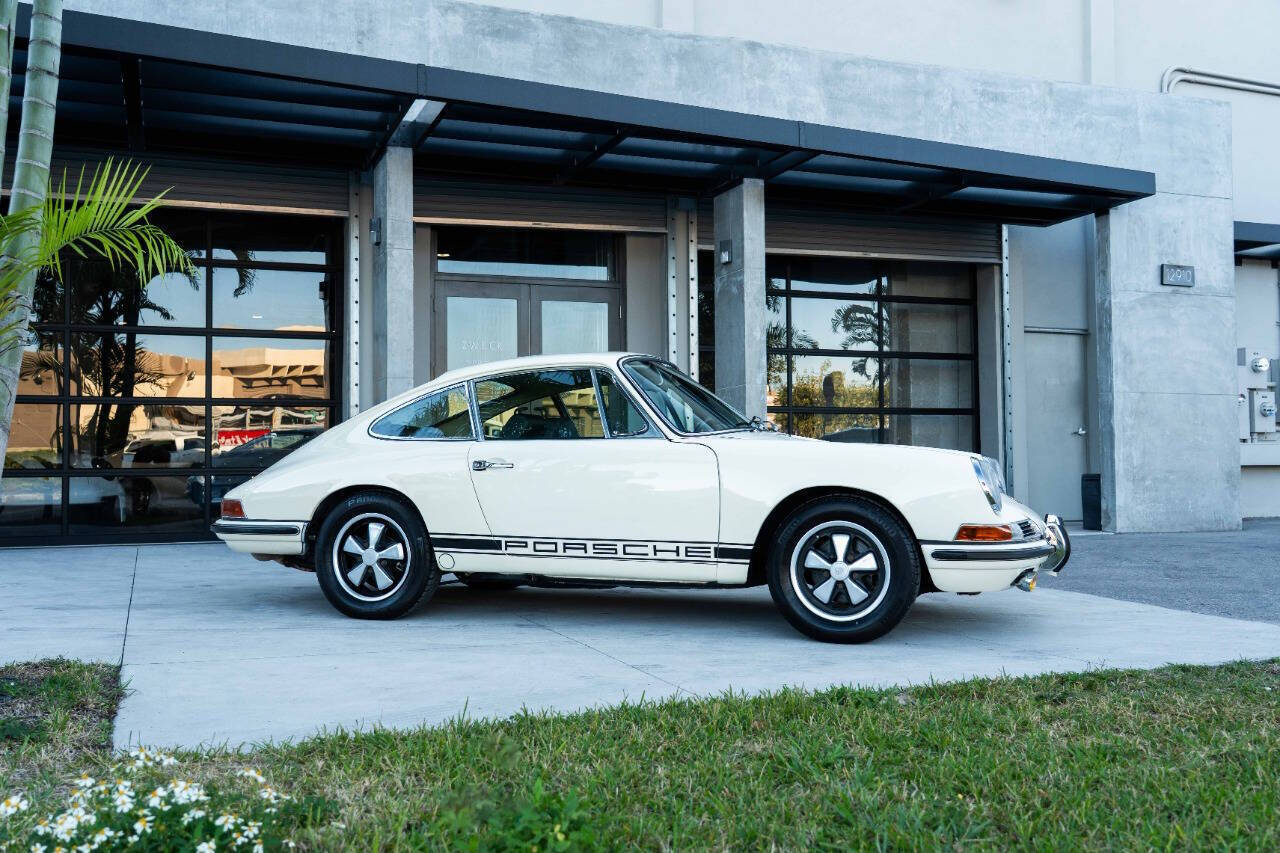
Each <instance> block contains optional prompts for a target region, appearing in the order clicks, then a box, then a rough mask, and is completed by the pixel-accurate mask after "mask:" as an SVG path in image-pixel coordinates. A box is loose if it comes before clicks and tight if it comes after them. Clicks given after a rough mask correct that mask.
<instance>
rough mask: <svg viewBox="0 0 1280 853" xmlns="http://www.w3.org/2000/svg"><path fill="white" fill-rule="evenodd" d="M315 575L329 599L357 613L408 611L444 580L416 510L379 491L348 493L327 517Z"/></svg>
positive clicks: (378, 615)
mask: <svg viewBox="0 0 1280 853" xmlns="http://www.w3.org/2000/svg"><path fill="white" fill-rule="evenodd" d="M316 577H317V578H318V579H319V581H320V589H321V590H322V591H323V592H324V595H325V598H327V599H329V603H330V604H332V605H333V606H334V607H336V608H337V609H338V610H340V611H342V612H343V613H345V614H346V615H348V616H353V617H355V618H357V619H395V618H396V617H398V616H403V615H404V614H405V613H408V612H409V611H410V610H411V609H413V607H414V606H415V605H416V604H418V602H420V601H422V600H423V598H429V597H430V596H432V595H434V594H435V591H436V588H437V587H438V586H439V585H440V570H439V569H438V568H437V567H436V565H435V560H434V558H433V555H432V552H431V547H430V545H429V543H428V540H427V530H426V528H425V527H424V526H423V524H422V521H421V520H420V519H419V518H418V516H417V513H415V512H413V511H412V510H410V509H409V508H408V507H407V506H405V504H403V503H402V502H400V501H398V500H396V499H395V498H392V497H390V496H387V495H383V494H377V493H369V494H359V495H355V496H353V497H350V498H347V499H346V500H344V501H343V502H342V503H340V504H339V505H338V506H337V507H336V508H334V510H333V511H332V512H330V513H329V515H328V517H326V518H325V520H324V522H323V523H322V524H321V527H320V535H319V536H317V537H316Z"/></svg>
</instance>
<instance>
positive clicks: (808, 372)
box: [791, 355, 880, 409]
mask: <svg viewBox="0 0 1280 853" xmlns="http://www.w3.org/2000/svg"><path fill="white" fill-rule="evenodd" d="M879 370H880V360H879V359H877V358H864V357H860V356H858V357H851V356H842V357H838V358H837V357H835V356H824V355H803V356H792V358H791V374H792V375H791V405H793V406H815V407H816V406H821V407H826V408H842V409H852V408H860V409H862V408H875V407H877V406H879V405H880V391H879V387H878V383H879Z"/></svg>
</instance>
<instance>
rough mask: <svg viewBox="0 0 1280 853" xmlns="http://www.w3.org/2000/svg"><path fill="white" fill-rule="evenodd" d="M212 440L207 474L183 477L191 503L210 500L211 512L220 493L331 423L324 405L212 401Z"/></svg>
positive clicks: (219, 500) (285, 453)
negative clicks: (210, 470)
mask: <svg viewBox="0 0 1280 853" xmlns="http://www.w3.org/2000/svg"><path fill="white" fill-rule="evenodd" d="M213 412H214V414H213V422H214V445H213V447H212V454H213V457H212V462H211V463H210V464H211V465H212V467H213V469H214V470H215V471H218V470H219V469H226V470H227V471H228V472H229V473H225V474H223V473H215V474H213V475H212V476H211V477H205V476H201V475H192V476H191V477H189V478H188V479H187V481H186V483H187V491H188V494H189V496H190V498H191V500H192V502H193V503H196V504H200V505H203V504H205V503H212V504H213V505H214V510H215V512H214V514H215V515H216V514H217V512H216V511H217V504H218V503H220V502H221V501H222V496H223V495H225V494H226V493H227V492H229V491H230V490H231V489H233V488H235V487H236V486H238V485H239V484H240V483H243V482H245V481H246V480H248V479H249V478H250V477H251V476H253V474H252V473H230V472H234V471H240V470H242V469H243V470H247V471H261V470H262V469H263V468H267V467H269V466H271V465H274V464H275V463H277V462H279V461H280V460H281V459H283V458H285V457H286V456H288V455H289V454H290V453H292V452H293V451H295V450H297V449H298V448H300V447H302V446H304V445H305V444H306V443H307V442H309V441H311V440H312V439H313V438H315V437H316V436H318V435H320V433H322V432H324V431H325V429H327V428H328V427H329V426H330V425H331V416H330V411H329V409H328V408H324V407H319V406H316V407H309V406H262V407H257V406H234V407H232V406H214V407H213Z"/></svg>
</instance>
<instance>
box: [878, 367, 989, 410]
mask: <svg viewBox="0 0 1280 853" xmlns="http://www.w3.org/2000/svg"><path fill="white" fill-rule="evenodd" d="M884 371H885V374H884V396H885V403H884V404H885V405H886V406H888V407H890V408H898V409H906V408H914V409H967V408H969V407H970V406H972V405H973V363H972V362H968V361H943V360H941V359H920V358H910V359H908V358H889V359H885V360H884Z"/></svg>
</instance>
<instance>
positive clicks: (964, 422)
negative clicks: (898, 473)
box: [884, 415, 975, 451]
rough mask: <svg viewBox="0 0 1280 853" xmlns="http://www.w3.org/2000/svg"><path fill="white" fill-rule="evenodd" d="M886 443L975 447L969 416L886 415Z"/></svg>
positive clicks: (957, 447)
mask: <svg viewBox="0 0 1280 853" xmlns="http://www.w3.org/2000/svg"><path fill="white" fill-rule="evenodd" d="M885 427H886V428H885V438H884V440H885V442H887V443H889V444H914V445H919V446H923V447H944V448H947V449H949V450H970V451H971V450H974V449H975V448H974V446H973V417H972V416H971V415H885Z"/></svg>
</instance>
